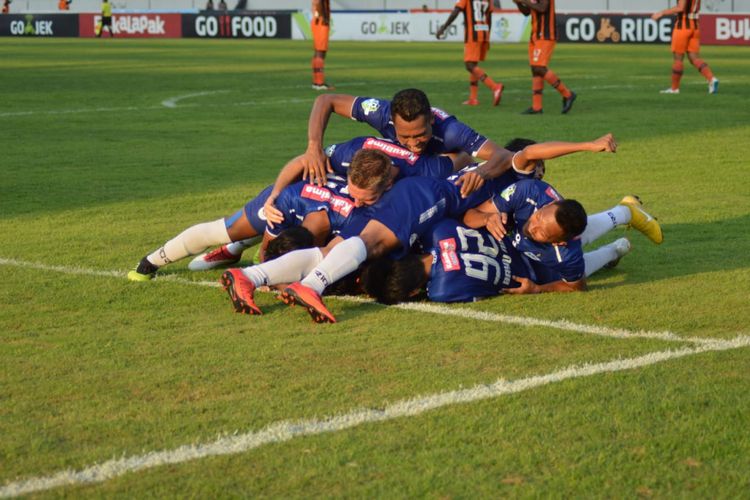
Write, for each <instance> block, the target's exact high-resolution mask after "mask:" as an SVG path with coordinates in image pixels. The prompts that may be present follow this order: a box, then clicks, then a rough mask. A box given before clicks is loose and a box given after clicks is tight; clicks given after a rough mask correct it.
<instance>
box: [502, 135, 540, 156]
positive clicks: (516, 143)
mask: <svg viewBox="0 0 750 500" xmlns="http://www.w3.org/2000/svg"><path fill="white" fill-rule="evenodd" d="M532 144H536V141H535V140H534V139H524V138H523V137H515V138H513V139H511V140H510V141H508V144H506V145H505V149H507V150H508V151H513V152H514V153H517V152H518V151H521V150H522V149H523V148H525V147H526V146H531V145H532Z"/></svg>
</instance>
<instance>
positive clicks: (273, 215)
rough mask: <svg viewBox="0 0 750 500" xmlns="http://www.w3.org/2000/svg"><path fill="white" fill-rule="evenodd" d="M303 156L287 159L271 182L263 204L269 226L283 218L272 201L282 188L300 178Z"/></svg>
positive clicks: (302, 168)
mask: <svg viewBox="0 0 750 500" xmlns="http://www.w3.org/2000/svg"><path fill="white" fill-rule="evenodd" d="M303 157H304V155H300V156H298V157H296V158H293V159H292V160H289V162H288V163H287V164H286V165H284V168H282V169H281V172H279V175H278V176H277V177H276V182H274V183H273V189H272V190H271V193H269V195H268V199H267V200H266V203H265V204H264V205H263V212H264V214H265V216H266V222H267V223H268V225H269V226H270V227H273V225H274V224H279V223H280V222H282V221H283V220H284V214H283V213H281V211H280V210H279V209H278V208H276V205H275V204H274V203H275V202H276V198H278V197H279V194H280V193H281V192H282V191H283V190H284V188H286V187H287V186H289V185H290V184H292V183H293V182H296V181H298V180H300V179H301V178H302V174H303V172H304V165H303V163H302V158H303Z"/></svg>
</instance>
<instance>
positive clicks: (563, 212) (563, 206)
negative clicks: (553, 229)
mask: <svg viewBox="0 0 750 500" xmlns="http://www.w3.org/2000/svg"><path fill="white" fill-rule="evenodd" d="M555 204H556V205H557V211H555V220H556V221H557V223H558V224H559V225H560V227H561V228H562V230H563V231H565V234H564V236H563V239H564V240H565V241H568V240H569V239H571V238H574V237H576V236H578V235H580V234H581V233H582V232H583V231H584V229H586V223H587V222H588V218H587V216H586V210H585V209H584V208H583V205H581V204H580V203H578V202H577V201H576V200H560V201H556V202H555Z"/></svg>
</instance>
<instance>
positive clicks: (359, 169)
mask: <svg viewBox="0 0 750 500" xmlns="http://www.w3.org/2000/svg"><path fill="white" fill-rule="evenodd" d="M392 169H393V163H392V162H391V159H390V158H389V157H388V156H387V155H386V154H385V153H383V152H382V151H378V150H375V149H360V150H359V151H357V152H356V153H355V154H354V158H352V164H351V165H350V166H349V175H348V177H349V182H348V188H349V196H351V198H352V199H353V200H354V206H356V207H363V206H367V205H372V204H374V203H376V202H377V201H378V200H379V199H380V197H381V196H382V195H383V193H384V192H386V190H388V189H389V188H390V187H391V184H392V183H393V172H392Z"/></svg>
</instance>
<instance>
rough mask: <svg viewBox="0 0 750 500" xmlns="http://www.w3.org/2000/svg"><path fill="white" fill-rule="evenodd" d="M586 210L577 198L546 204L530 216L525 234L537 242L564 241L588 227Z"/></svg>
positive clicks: (524, 227) (525, 225) (524, 228)
mask: <svg viewBox="0 0 750 500" xmlns="http://www.w3.org/2000/svg"><path fill="white" fill-rule="evenodd" d="M586 222H587V217H586V210H584V208H583V206H582V205H581V204H580V203H578V202H577V201H576V200H560V201H556V202H553V203H550V204H549V205H545V206H543V207H542V208H540V209H539V210H537V211H536V212H534V214H533V215H532V216H531V217H529V220H528V221H526V224H524V226H523V234H524V235H525V236H526V237H527V238H530V239H532V240H534V241H536V242H537V243H563V242H566V241H568V240H570V239H572V238H574V237H576V236H578V235H579V234H581V233H582V232H583V230H584V229H586Z"/></svg>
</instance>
